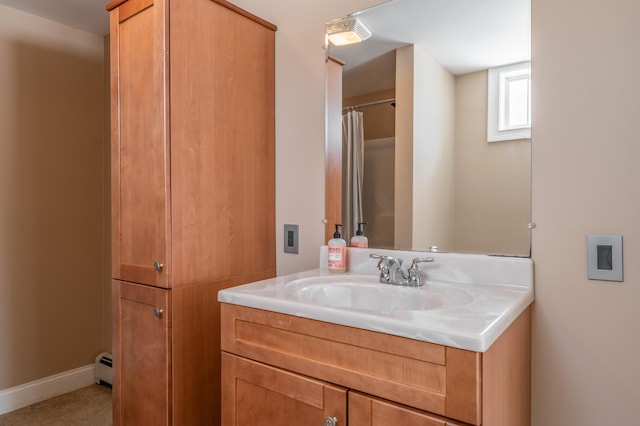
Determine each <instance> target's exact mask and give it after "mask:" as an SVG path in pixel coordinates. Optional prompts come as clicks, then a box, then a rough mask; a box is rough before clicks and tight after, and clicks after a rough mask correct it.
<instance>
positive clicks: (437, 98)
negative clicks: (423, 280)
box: [396, 44, 455, 250]
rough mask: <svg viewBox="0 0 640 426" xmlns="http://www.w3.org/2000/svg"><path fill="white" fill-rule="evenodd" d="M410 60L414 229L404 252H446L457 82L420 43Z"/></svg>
mask: <svg viewBox="0 0 640 426" xmlns="http://www.w3.org/2000/svg"><path fill="white" fill-rule="evenodd" d="M413 55H414V64H413V65H414V73H413V91H414V93H413V214H412V223H413V230H412V236H411V245H410V246H407V248H411V249H413V250H427V249H428V248H429V247H430V246H438V247H440V248H445V249H446V247H452V245H453V240H454V232H453V229H454V201H455V197H454V192H455V170H454V167H455V149H454V144H455V140H454V131H455V123H454V122H455V108H454V105H455V80H454V77H453V75H452V74H451V73H450V72H449V71H447V70H446V69H444V68H443V67H442V65H440V64H439V63H438V62H436V61H435V60H434V59H433V58H432V57H431V56H430V55H429V54H428V53H427V52H426V51H425V50H424V48H423V47H422V46H421V45H420V44H416V45H415V46H414V48H413ZM398 104H400V102H398ZM398 114H401V112H400V111H399V113H398ZM397 191H398V190H397V189H396V192H397ZM396 248H399V247H398V246H396Z"/></svg>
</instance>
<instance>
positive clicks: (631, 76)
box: [532, 0, 640, 426]
mask: <svg viewBox="0 0 640 426" xmlns="http://www.w3.org/2000/svg"><path fill="white" fill-rule="evenodd" d="M532 11H533V16H532V30H533V38H532V40H533V43H532V48H533V58H532V66H533V69H532V78H533V86H532V87H533V120H534V125H533V133H532V144H533V146H532V147H533V220H534V221H535V222H536V223H537V225H538V227H537V229H535V230H534V231H533V233H532V234H533V259H534V261H535V275H536V277H535V292H536V302H535V308H534V316H533V389H532V390H533V424H534V425H535V426H555V425H580V426H601V425H632V424H638V421H639V420H638V413H637V411H638V407H639V406H640V390H639V388H638V384H639V383H640V368H639V360H640V332H639V331H638V326H639V325H640V307H639V304H640V263H639V262H638V261H637V259H638V258H640V220H638V218H639V213H640V189H639V184H640V166H638V162H639V159H640V143H639V140H640V138H639V137H638V118H639V117H640V82H639V80H638V69H640V54H639V48H638V40H640V25H639V24H638V17H639V16H640V2H638V1H636V0H611V1H608V2H600V1H594V0H588V1H578V0H566V1H562V2H558V1H555V0H533V2H532ZM609 233H610V234H622V235H623V238H624V241H623V244H624V282H622V283H614V282H603V281H590V280H588V279H587V272H586V271H587V265H586V258H587V256H586V236H587V235H588V234H609Z"/></svg>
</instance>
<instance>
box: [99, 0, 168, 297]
mask: <svg viewBox="0 0 640 426" xmlns="http://www.w3.org/2000/svg"><path fill="white" fill-rule="evenodd" d="M165 16H166V12H165V5H164V2H163V1H162V0H135V1H134V0H130V1H128V2H125V3H123V4H122V5H121V6H119V7H118V8H116V9H114V10H113V11H112V12H111V105H112V110H111V111H112V115H113V117H112V141H111V144H112V204H113V206H112V212H113V213H112V222H113V231H112V232H113V249H112V254H113V271H112V272H113V274H112V276H113V277H114V278H116V279H121V280H124V281H130V282H137V283H143V284H149V285H156V286H160V287H167V286H168V278H167V275H168V273H169V270H168V266H169V265H167V260H168V249H167V247H168V244H167V243H168V238H169V231H168V226H169V225H168V215H169V213H168V212H169V202H170V197H169V196H168V188H169V175H168V165H169V163H168V161H169V160H168V159H169V141H168V139H167V126H168V107H167V101H166V93H167V72H168V71H167V65H166V64H167V60H166V58H165V52H166V50H167V49H166V37H165V27H166V22H165V21H166V19H165ZM155 264H157V265H158V266H156V267H155V268H154V265H155ZM160 265H162V267H160Z"/></svg>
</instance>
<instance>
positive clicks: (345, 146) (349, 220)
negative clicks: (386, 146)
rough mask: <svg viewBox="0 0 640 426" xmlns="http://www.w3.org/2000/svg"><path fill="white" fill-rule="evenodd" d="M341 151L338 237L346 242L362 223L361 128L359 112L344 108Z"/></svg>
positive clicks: (362, 163)
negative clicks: (342, 155) (339, 233)
mask: <svg viewBox="0 0 640 426" xmlns="http://www.w3.org/2000/svg"><path fill="white" fill-rule="evenodd" d="M342 152H343V153H344V157H343V167H342V171H343V173H342V176H343V179H342V236H343V238H344V239H345V240H347V241H349V239H350V238H351V237H352V236H353V235H354V234H355V232H356V230H357V229H358V222H363V220H362V218H363V214H362V179H363V173H364V127H363V123H362V113H361V112H358V111H348V112H347V113H346V114H345V115H344V116H343V117H342Z"/></svg>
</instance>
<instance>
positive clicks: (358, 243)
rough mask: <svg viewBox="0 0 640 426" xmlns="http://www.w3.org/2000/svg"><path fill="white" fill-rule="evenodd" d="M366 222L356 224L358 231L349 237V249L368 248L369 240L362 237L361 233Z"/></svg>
mask: <svg viewBox="0 0 640 426" xmlns="http://www.w3.org/2000/svg"><path fill="white" fill-rule="evenodd" d="M366 224H367V222H358V230H357V231H356V235H354V236H353V237H351V247H360V248H367V247H369V239H368V238H367V237H365V236H364V233H363V232H362V225H366Z"/></svg>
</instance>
